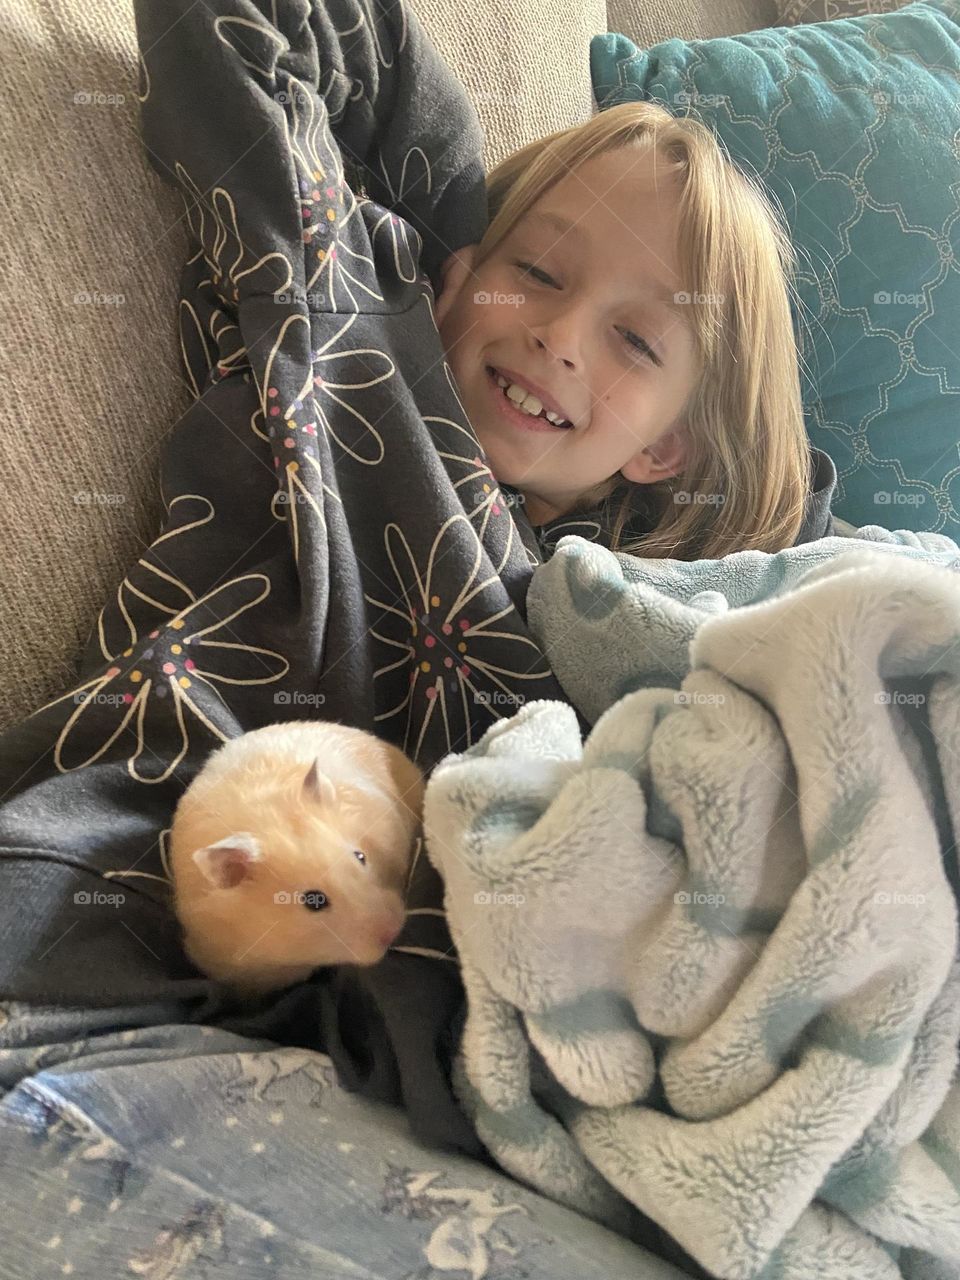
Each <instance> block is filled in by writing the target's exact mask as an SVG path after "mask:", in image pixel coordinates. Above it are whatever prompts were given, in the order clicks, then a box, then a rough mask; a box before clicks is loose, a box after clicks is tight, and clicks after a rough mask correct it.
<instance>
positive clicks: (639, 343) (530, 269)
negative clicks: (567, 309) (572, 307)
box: [513, 262, 663, 365]
mask: <svg viewBox="0 0 960 1280" xmlns="http://www.w3.org/2000/svg"><path fill="white" fill-rule="evenodd" d="M513 265H514V266H515V267H520V269H521V274H523V275H537V276H542V278H543V280H544V281H545V282H546V283H547V284H555V283H556V281H555V280H554V279H553V278H552V277H551V276H548V275H547V273H546V272H545V271H541V270H540V268H539V267H535V266H533V265H532V264H531V263H529V262H515V263H514V264H513ZM627 332H628V333H629V337H628V336H627V334H624V338H625V339H626V341H627V342H628V343H629V345H630V346H631V347H635V348H636V349H637V350H638V351H641V352H642V353H643V354H644V355H645V356H646V357H647V359H649V360H652V361H653V363H654V364H656V365H662V364H663V361H662V360H661V359H660V358H659V357H658V356H657V354H656V352H655V351H654V350H653V348H652V347H651V346H650V344H649V343H648V342H646V341H644V339H643V338H641V337H640V336H639V335H638V334H636V333H632V332H630V331H629V330H628V331H627Z"/></svg>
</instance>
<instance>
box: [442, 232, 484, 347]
mask: <svg viewBox="0 0 960 1280" xmlns="http://www.w3.org/2000/svg"><path fill="white" fill-rule="evenodd" d="M477 248H478V245H476V244H468V245H464V247H463V248H462V249H457V250H456V252H455V253H451V254H450V256H449V257H448V258H447V259H446V260H445V261H444V264H443V266H442V267H441V268H440V271H441V278H442V280H443V284H442V286H441V289H440V296H439V297H438V298H437V305H436V312H435V317H434V318H435V320H436V325H437V328H438V329H439V328H440V325H441V324H442V323H443V318H444V316H445V315H446V314H447V312H448V311H449V310H450V307H451V306H452V304H453V301H454V299H455V298H456V296H457V294H458V293H459V292H460V290H461V289H462V288H463V286H464V285H465V284H466V283H468V281H469V278H470V276H471V275H472V274H473V263H474V259H475V258H476V254H477Z"/></svg>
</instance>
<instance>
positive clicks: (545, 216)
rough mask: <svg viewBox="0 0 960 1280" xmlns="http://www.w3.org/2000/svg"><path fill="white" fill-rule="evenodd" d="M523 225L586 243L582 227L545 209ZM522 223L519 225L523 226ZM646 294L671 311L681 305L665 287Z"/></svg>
mask: <svg viewBox="0 0 960 1280" xmlns="http://www.w3.org/2000/svg"><path fill="white" fill-rule="evenodd" d="M523 223H526V224H530V223H539V224H540V225H541V226H545V227H550V228H551V229H552V230H554V231H559V232H560V234H561V235H567V234H569V235H570V236H571V238H572V239H574V240H576V241H578V242H579V243H580V244H581V245H582V244H583V243H584V242H585V241H586V239H587V235H586V233H585V231H584V230H583V228H582V227H580V226H578V225H577V223H575V222H573V221H572V220H571V219H570V218H565V217H564V216H563V214H562V213H551V212H549V211H548V210H546V209H543V210H537V211H536V212H535V213H528V214H527V216H526V217H525V218H524V219H523ZM523 223H522V224H521V225H523ZM646 292H647V293H649V294H650V295H651V297H653V298H654V299H655V301H657V302H659V303H661V304H662V305H663V306H665V307H668V308H669V309H670V310H671V311H679V309H680V307H681V306H682V305H683V304H682V303H681V302H679V301H678V300H677V298H676V296H675V292H674V290H673V289H669V288H668V287H667V286H666V285H660V286H658V287H657V288H656V289H647V290H646Z"/></svg>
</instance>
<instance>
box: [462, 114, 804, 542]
mask: <svg viewBox="0 0 960 1280" xmlns="http://www.w3.org/2000/svg"><path fill="white" fill-rule="evenodd" d="M635 146H641V147H644V148H646V147H650V146H653V147H655V148H656V158H657V160H658V161H659V159H660V158H663V159H664V161H665V164H666V168H667V172H668V174H670V175H676V176H677V178H679V181H680V190H679V227H678V252H679V260H680V270H681V278H682V279H683V280H684V289H685V290H687V291H688V292H689V293H690V294H691V295H693V296H692V297H691V302H690V325H691V328H692V331H693V335H694V341H695V345H696V351H697V354H698V356H699V361H700V365H699V367H700V370H701V374H700V378H699V380H698V385H697V386H696V387H695V388H694V390H693V392H692V394H691V396H690V398H689V400H688V403H687V405H686V408H685V414H684V416H683V418H682V419H681V420H680V421H681V422H682V423H685V424H686V426H687V432H686V435H687V437H688V440H689V447H688V449H687V453H686V458H685V460H684V464H683V468H682V470H681V471H680V472H679V473H678V474H677V475H676V476H674V477H671V478H669V479H667V480H662V481H656V482H653V483H651V484H644V485H639V484H636V483H633V482H631V481H627V480H625V479H624V478H623V476H621V475H620V474H619V473H617V474H616V475H615V476H613V477H611V478H610V480H608V481H606V482H605V483H604V484H603V485H601V486H598V487H597V488H596V489H594V490H593V491H592V492H591V494H590V495H587V496H586V498H585V499H581V501H580V502H578V504H577V508H576V509H577V510H580V509H582V508H583V504H584V502H585V501H587V502H589V503H590V505H593V506H596V505H597V504H598V503H599V504H600V506H601V512H602V523H603V524H604V526H605V527H606V529H607V531H608V535H609V537H610V545H611V547H612V548H613V549H614V550H618V551H626V552H632V553H634V554H637V555H642V556H647V557H672V558H674V559H680V560H694V559H714V558H717V557H720V556H724V555H728V554H729V553H731V552H733V551H741V550H748V549H755V550H759V551H779V550H782V549H783V548H784V547H788V546H793V544H794V542H795V541H796V537H797V534H798V533H799V531H800V527H801V525H802V523H803V517H804V509H805V503H806V497H807V494H808V492H809V489H810V480H811V472H812V466H811V453H810V446H809V442H808V440H807V434H806V430H805V427H804V422H803V409H802V404H801V396H800V379H799V367H798V351H797V343H796V339H795V337H794V331H793V325H792V322H791V313H790V293H791V290H792V288H793V275H794V272H795V270H796V258H795V254H794V250H793V246H792V243H791V240H790V236H789V233H788V232H787V230H786V229H785V227H784V226H783V225H781V223H780V221H779V220H778V215H777V210H776V207H775V206H774V204H773V203H772V201H771V200H770V199H769V198H768V197H767V195H766V193H765V191H764V189H763V187H762V185H761V184H760V183H759V181H754V180H753V179H751V178H750V177H749V175H747V174H745V173H744V172H742V171H741V170H740V169H738V168H737V167H736V166H735V165H734V163H733V162H732V160H731V159H730V157H729V155H728V154H727V153H726V152H725V151H724V149H723V148H722V145H721V144H720V142H719V141H718V139H717V138H716V137H715V136H714V134H713V133H712V132H711V131H710V130H709V129H708V128H707V127H706V126H705V125H704V124H703V123H701V122H700V121H699V120H696V119H694V118H692V117H690V116H679V117H678V116H674V115H672V114H671V113H670V112H669V111H667V110H666V108H665V107H661V106H659V105H658V104H657V103H653V102H623V103H620V104H618V105H616V106H612V107H609V108H608V109H607V110H605V111H601V112H599V113H598V114H596V115H595V116H593V117H592V118H591V119H590V120H588V121H586V122H585V123H584V124H581V125H577V126H575V127H574V128H572V129H564V130H559V131H558V132H556V133H551V134H548V135H547V136H546V137H544V138H539V139H537V140H536V141H534V142H531V143H528V144H527V146H525V147H523V148H521V150H519V151H517V152H514V153H513V154H512V155H510V156H508V157H507V158H506V159H505V160H503V161H501V162H500V163H499V164H498V165H497V166H496V167H495V168H494V169H493V170H491V172H490V173H489V174H488V176H487V184H486V185H487V202H488V211H489V215H490V222H489V225H488V227H487V230H486V232H485V233H484V236H483V239H482V240H481V241H480V244H479V246H478V248H477V251H476V257H475V261H474V268H476V267H477V266H478V265H479V264H480V263H481V262H482V261H483V260H484V259H485V258H486V257H487V256H489V254H490V253H492V252H493V250H494V249H495V248H496V247H497V245H498V244H499V243H500V242H501V241H502V240H503V239H504V238H505V237H506V236H507V235H509V234H510V232H511V231H512V230H513V228H514V226H515V225H516V223H517V222H518V221H519V220H520V218H522V217H523V216H524V214H526V213H527V211H528V210H529V209H530V208H531V207H532V206H533V204H534V203H535V202H536V201H537V200H539V199H540V197H541V196H543V195H544V194H545V193H546V192H547V191H549V190H550V188H551V187H553V186H554V185H555V184H556V182H557V181H558V180H559V179H560V178H561V177H563V176H564V175H565V174H566V173H567V172H568V171H569V170H571V169H575V168H576V166H577V165H578V164H580V163H581V162H583V161H585V160H588V159H589V158H590V157H592V156H595V155H601V154H603V153H605V152H608V151H613V150H615V149H616V148H619V147H635ZM651 453H653V454H654V455H655V454H656V445H653V446H652V447H651ZM675 493H679V494H681V495H685V496H681V497H680V498H679V500H675V499H674V494H675ZM697 495H701V496H700V497H699V498H698V496H697ZM718 495H719V498H718ZM638 509H639V510H640V511H642V512H644V514H645V517H646V523H647V525H648V527H650V531H649V532H648V533H646V534H645V535H644V536H642V537H639V538H629V537H624V530H625V526H626V524H627V522H628V520H629V518H630V516H631V514H632V513H636V512H637V510H638Z"/></svg>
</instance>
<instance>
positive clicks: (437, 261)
mask: <svg viewBox="0 0 960 1280" xmlns="http://www.w3.org/2000/svg"><path fill="white" fill-rule="evenodd" d="M135 15H136V23H137V34H138V42H139V45H140V48H141V49H142V50H145V51H147V59H146V62H145V61H144V59H143V58H141V63H140V86H139V95H138V96H139V98H140V102H141V132H142V135H143V140H144V143H145V145H146V151H147V157H148V160H149V163H150V164H151V165H152V167H153V168H154V169H155V170H156V172H157V173H158V174H159V176H160V177H161V178H162V179H163V181H164V182H166V183H168V184H170V185H172V186H180V187H181V188H183V186H184V183H185V182H186V181H187V180H189V186H190V191H189V193H188V199H190V198H191V197H192V201H193V202H195V204H196V205H197V206H199V207H201V208H202V209H203V211H204V214H205V216H207V219H208V221H216V220H217V219H218V218H219V219H222V218H223V209H222V208H218V207H216V200H217V193H218V192H219V191H221V190H222V189H223V188H224V187H226V188H227V189H229V190H230V191H231V192H232V191H233V189H234V188H235V187H237V186H238V184H243V183H245V182H246V174H247V173H248V172H249V169H250V166H251V165H253V166H255V168H256V175H255V181H250V182H247V183H246V185H247V186H248V187H249V188H250V194H251V196H256V193H257V192H261V193H269V192H270V191H271V189H272V190H273V192H274V198H273V201H272V202H267V201H263V202H261V203H259V204H258V203H257V201H256V199H245V200H244V201H243V205H244V212H245V214H246V217H247V218H248V219H250V220H252V221H248V222H247V223H246V224H243V223H241V225H239V226H238V227H237V229H236V230H237V232H238V234H239V236H240V238H241V239H242V240H243V241H244V242H245V243H247V244H249V245H251V247H252V246H253V245H254V244H255V243H256V242H257V241H258V240H260V239H270V238H273V239H275V236H274V235H273V234H272V233H271V235H267V234H266V232H265V228H267V227H268V226H269V225H270V224H271V223H277V222H278V220H279V219H280V218H281V217H282V216H284V215H285V214H286V212H287V211H288V210H289V208H291V207H293V205H294V203H295V202H294V201H290V200H288V199H287V194H286V193H287V192H288V191H295V190H296V187H297V177H298V175H297V172H296V171H295V169H293V168H292V167H291V164H290V159H291V155H292V153H294V152H295V151H297V150H298V149H299V150H300V151H301V152H303V158H304V162H305V163H306V161H307V160H308V159H309V154H310V152H311V151H314V152H322V151H323V149H324V148H323V145H322V141H321V136H320V135H321V134H323V135H326V136H327V137H329V138H330V139H332V142H333V143H334V144H335V146H336V148H337V149H338V150H339V152H340V155H341V156H342V158H343V169H344V177H345V180H346V182H347V184H348V185H349V186H350V187H351V189H353V190H354V192H355V194H357V195H358V196H360V197H362V198H367V197H369V198H370V199H371V200H372V201H373V202H375V203H376V204H379V205H382V206H383V207H384V208H385V209H388V210H391V211H393V212H395V213H397V214H399V215H400V216H402V217H403V218H404V219H405V220H406V221H407V222H409V223H410V224H411V226H412V227H413V228H414V229H415V230H416V232H417V233H418V234H419V236H420V237H421V239H422V241H423V245H422V249H421V253H420V264H421V266H422V268H423V270H425V271H426V273H427V275H428V276H429V277H430V281H431V284H433V285H434V286H436V282H437V279H438V277H439V268H440V265H441V264H442V262H443V261H444V259H445V258H446V257H447V256H448V255H449V254H450V253H452V252H453V251H454V250H455V249H460V248H462V247H463V246H464V245H466V244H470V243H473V242H475V241H478V240H479V239H480V238H481V236H482V234H483V232H484V230H485V229H486V226H487V222H488V217H487V199H486V178H485V174H484V169H483V130H482V128H481V125H480V121H479V117H478V116H477V112H476V109H475V108H474V106H473V104H472V102H471V101H470V99H469V97H468V96H467V94H466V91H465V90H464V88H463V86H462V85H461V84H460V82H459V81H458V80H457V79H456V77H455V76H454V74H453V72H452V71H451V70H450V69H449V67H448V66H447V65H446V63H445V62H444V61H443V59H442V58H441V57H440V55H439V53H438V51H437V49H436V47H435V45H434V44H433V43H432V41H431V40H430V38H429V36H428V35H427V33H426V31H425V30H424V28H423V26H422V24H421V22H420V20H419V19H418V18H417V16H416V14H415V13H414V12H413V10H412V9H411V8H410V6H409V4H408V2H407V0H306V2H305V0H203V3H200V4H198V3H196V0H164V3H163V4H156V3H152V4H148V3H138V4H137V5H136V6H135ZM213 86H216V90H217V91H216V92H214V89H213ZM224 95H227V96H228V99H229V102H230V111H229V113H225V112H224V110H223V106H222V103H223V100H224ZM172 140H175V145H172ZM224 157H229V158H230V159H231V160H232V164H231V165H230V166H229V167H228V168H226V170H225V168H224V165H223V160H224ZM307 167H308V168H309V167H310V166H309V165H307ZM237 203H239V201H237ZM221 204H223V198H222V197H221ZM230 229H231V230H232V228H230ZM276 230H277V231H278V232H281V233H282V234H283V235H284V237H285V238H287V239H290V238H291V232H294V233H295V231H296V229H295V228H287V227H283V228H279V227H277V228H276Z"/></svg>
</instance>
